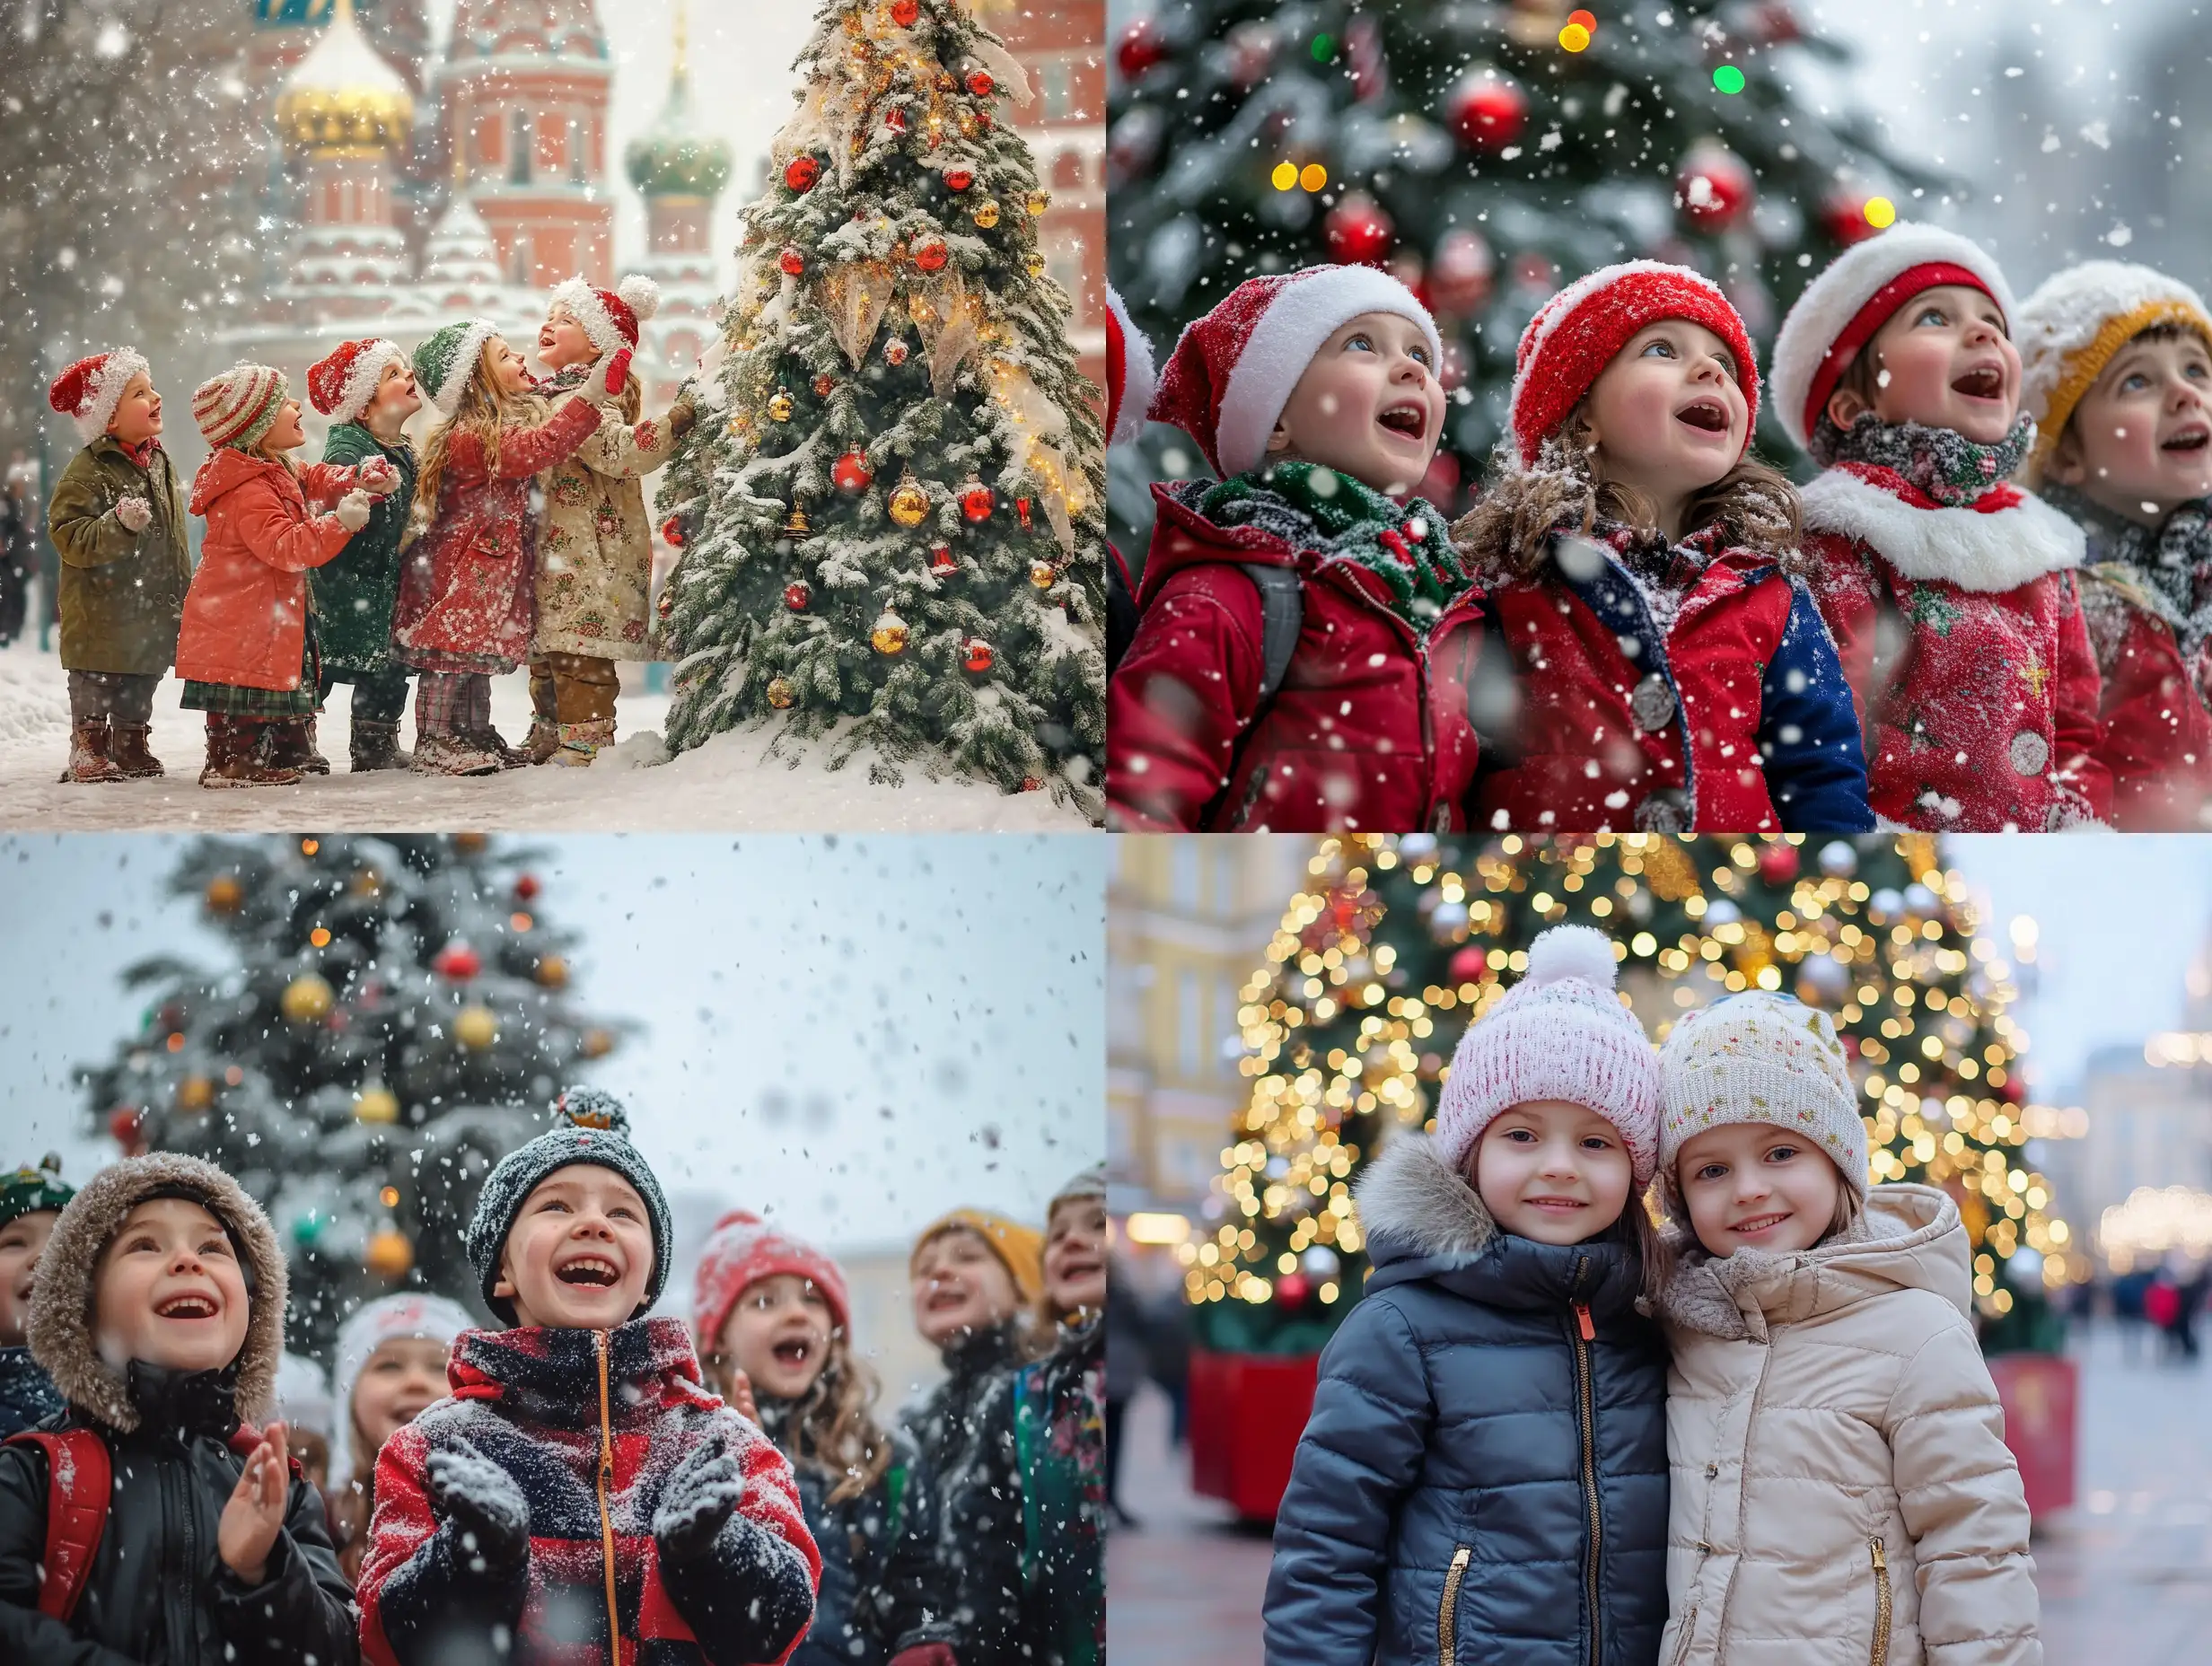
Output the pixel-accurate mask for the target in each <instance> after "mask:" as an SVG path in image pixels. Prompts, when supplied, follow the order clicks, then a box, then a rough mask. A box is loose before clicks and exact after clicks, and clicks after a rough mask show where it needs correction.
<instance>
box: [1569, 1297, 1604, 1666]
mask: <svg viewBox="0 0 2212 1666" xmlns="http://www.w3.org/2000/svg"><path fill="white" fill-rule="evenodd" d="M1589 1265H1590V1263H1589V1259H1588V1258H1586V1257H1584V1258H1580V1259H1577V1260H1576V1263H1575V1283H1574V1284H1573V1285H1571V1286H1570V1287H1569V1294H1570V1295H1571V1294H1572V1293H1573V1292H1574V1291H1576V1290H1579V1289H1580V1288H1581V1287H1582V1276H1583V1273H1584V1270H1585V1269H1587V1267H1589ZM1568 1305H1569V1306H1571V1307H1572V1308H1573V1309H1574V1311H1575V1336H1574V1338H1573V1340H1574V1344H1575V1387H1576V1394H1577V1396H1578V1398H1579V1399H1580V1401H1581V1405H1582V1491H1583V1500H1584V1503H1585V1504H1587V1505H1588V1506H1589V1510H1590V1561H1589V1565H1588V1566H1587V1567H1586V1568H1585V1569H1584V1574H1583V1586H1584V1595H1586V1596H1587V1597H1588V1599H1589V1601H1590V1666H1598V1662H1600V1661H1601V1660H1602V1658H1603V1654H1604V1635H1603V1634H1604V1627H1603V1622H1602V1619H1601V1618H1600V1617H1599V1613H1598V1560H1599V1556H1600V1554H1601V1553H1602V1551H1603V1549H1604V1548H1605V1526H1604V1523H1603V1521H1602V1520H1600V1518H1599V1515H1598V1451H1597V1394H1596V1390H1594V1388H1593V1385H1592V1383H1591V1378H1590V1345H1591V1344H1592V1343H1593V1342H1594V1341H1596V1340H1597V1334H1598V1331H1597V1326H1596V1325H1595V1324H1593V1323H1592V1321H1591V1319H1590V1304H1589V1303H1588V1302H1580V1301H1575V1302H1569V1304H1568Z"/></svg>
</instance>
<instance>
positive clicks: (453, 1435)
mask: <svg viewBox="0 0 2212 1666" xmlns="http://www.w3.org/2000/svg"><path fill="white" fill-rule="evenodd" d="M602 1338H603V1344H604V1348H605V1354H604V1355H603V1365H604V1373H605V1374H604V1376H603V1377H602V1375H601V1368H602V1355H601V1353H600V1352H599V1349H600V1346H601V1340H602ZM447 1378H448V1381H450V1382H451V1384H452V1390H453V1391H452V1395H451V1396H450V1397H448V1398H447V1399H443V1400H440V1401H438V1402H437V1403H436V1404H435V1405H434V1406H432V1407H429V1408H428V1409H426V1411H424V1412H423V1413H422V1414H421V1415H420V1416H417V1417H416V1419H415V1420H414V1422H412V1423H410V1424H408V1425H407V1426H406V1427H405V1428H403V1429H401V1430H400V1431H399V1433H398V1434H394V1435H393V1436H392V1437H391V1440H389V1441H387V1442H385V1443H384V1447H383V1450H382V1452H380V1453H379V1454H378V1457H377V1460H376V1488H375V1491H376V1514H375V1517H374V1519H373V1521H371V1522H370V1524H369V1550H368V1555H367V1556H366V1557H365V1559H364V1562H363V1564H362V1569H361V1587H360V1591H359V1599H360V1602H361V1614H362V1620H361V1637H362V1652H363V1654H364V1658H365V1659H367V1660H368V1661H370V1662H373V1663H374V1666H429V1663H430V1662H436V1661H440V1660H447V1659H459V1658H469V1659H477V1658H482V1659H485V1660H490V1659H494V1658H503V1659H505V1660H508V1661H510V1662H514V1666H557V1663H558V1662H566V1661H569V1660H571V1659H575V1658H578V1655H577V1653H576V1651H577V1650H579V1649H581V1650H582V1651H584V1653H583V1654H582V1656H581V1658H584V1659H591V1660H599V1659H602V1658H603V1650H604V1646H605V1644H606V1640H607V1635H608V1614H607V1596H606V1589H607V1567H606V1561H605V1556H604V1554H603V1552H602V1549H601V1546H602V1542H603V1536H604V1535H608V1534H611V1536H612V1542H613V1546H614V1587H615V1610H616V1612H615V1626H616V1629H617V1630H618V1631H619V1634H620V1635H621V1637H622V1639H623V1644H624V1655H623V1657H624V1659H625V1660H626V1661H627V1660H629V1659H630V1658H632V1653H631V1652H632V1651H633V1650H635V1651H637V1655H638V1658H640V1659H642V1660H645V1661H647V1662H652V1663H653V1666H687V1663H689V1666H706V1663H707V1662H713V1666H746V1663H755V1666H768V1663H776V1666H780V1662H783V1661H785V1660H786V1659H787V1658H788V1657H789V1655H790V1653H791V1652H792V1651H793V1649H794V1648H795V1647H796V1646H797V1644H798V1642H799V1639H800V1638H801V1636H802V1635H803V1634H804V1633H805V1630H806V1628H807V1626H808V1625H809V1623H810V1622H811V1621H812V1618H813V1613H814V1591H815V1587H816V1585H817V1584H818V1583H819V1582H820V1580H821V1556H820V1555H819V1554H818V1552H817V1551H816V1549H815V1546H814V1540H813V1539H812V1536H811V1535H810V1534H809V1533H808V1531H807V1529H806V1522H805V1521H804V1519H803V1516H802V1515H801V1513H800V1505H799V1495H798V1489H797V1487H796V1486H795V1485H794V1481H793V1478H792V1473H791V1465H790V1464H789V1463H788V1462H787V1461H786V1460H785V1458H784V1455H783V1454H782V1453H781V1452H779V1451H777V1450H776V1447H775V1445H774V1444H773V1442H770V1441H769V1440H768V1437H767V1436H766V1435H764V1434H761V1433H760V1431H759V1429H758V1428H757V1427H755V1426H754V1425H752V1424H751V1423H750V1422H748V1421H747V1420H746V1419H744V1418H743V1417H741V1416H739V1415H738V1414H737V1413H736V1412H734V1411H732V1410H731V1409H730V1408H729V1407H727V1406H725V1405H724V1404H723V1403H722V1401H721V1400H720V1399H717V1398H716V1397H715V1395H714V1394H712V1393H711V1392H709V1391H708V1390H706V1389H704V1388H702V1387H701V1386H700V1384H699V1370H698V1359H697V1357H696V1356H695V1355H693V1353H692V1351H691V1338H690V1333H689V1331H688V1330H686V1329H685V1328H684V1326H683V1324H682V1322H681V1321H680V1320H672V1319H639V1320H631V1321H630V1322H629V1323H628V1324H625V1325H622V1326H619V1327H618V1328H615V1329H614V1330H612V1331H591V1330H566V1329H554V1328H539V1327H531V1328H519V1329H514V1330H505V1331H489V1330H471V1331H466V1332H464V1333H462V1335H461V1337H460V1338H459V1339H458V1340H457V1341H456V1342H455V1343H454V1345H453V1355H452V1362H451V1363H450V1364H449V1365H448V1367H447ZM602 1383H603V1384H604V1388H603V1390H602ZM463 1441H465V1442H470V1443H472V1444H473V1445H474V1446H475V1448H476V1449H477V1451H479V1452H481V1453H482V1454H483V1455H484V1456H485V1457H486V1458H487V1459H488V1460H491V1461H492V1462H493V1463H495V1464H496V1465H497V1466H498V1468H499V1469H501V1470H502V1471H504V1472H505V1475H506V1476H507V1477H508V1478H509V1479H510V1480H512V1481H513V1483H514V1485H515V1486H517V1487H519V1488H520V1489H521V1491H522V1496H523V1498H524V1499H525V1500H526V1501H527V1503H528V1505H529V1511H530V1553H529V1556H528V1557H527V1559H526V1560H524V1561H523V1562H522V1564H521V1565H519V1567H518V1569H517V1571H516V1572H515V1573H514V1574H513V1575H512V1576H506V1577H503V1576H502V1575H501V1574H498V1573H496V1572H495V1571H487V1569H486V1568H485V1566H484V1565H483V1563H482V1561H481V1559H477V1560H476V1564H475V1566H474V1567H473V1568H472V1567H471V1565H470V1563H471V1556H470V1553H469V1551H468V1550H467V1549H466V1548H464V1547H463V1546H462V1545H461V1533H460V1531H459V1530H458V1529H457V1527H456V1525H455V1523H454V1522H453V1521H452V1520H451V1519H450V1518H447V1517H443V1516H442V1515H441V1514H440V1513H439V1512H438V1510H437V1508H436V1506H435V1505H434V1504H433V1502H432V1497H431V1492H430V1488H429V1485H428V1464H429V1459H430V1454H431V1453H432V1452H433V1451H439V1450H447V1449H451V1448H452V1447H453V1446H454V1444H455V1443H456V1442H463ZM709 1443H711V1444H714V1445H716V1446H718V1447H719V1448H720V1449H721V1450H722V1451H724V1453H726V1454H728V1455H729V1456H730V1457H732V1458H733V1459H734V1460H736V1462H737V1466H738V1469H739V1471H740V1474H741V1476H742V1481H743V1486H744V1493H743V1496H742V1499H741V1500H740V1501H739V1503H738V1505H737V1508H736V1510H735V1511H734V1512H733V1513H732V1515H731V1516H730V1518H729V1520H728V1521H725V1522H724V1525H723V1527H722V1530H721V1531H720V1532H719V1533H718V1534H716V1535H715V1539H714V1541H713V1543H712V1544H711V1546H710V1547H709V1548H708V1551H707V1554H706V1555H704V1556H700V1557H699V1558H698V1560H697V1561H695V1562H692V1563H681V1562H678V1561H675V1560H673V1559H671V1558H666V1557H663V1555H662V1553H661V1548H660V1544H659V1541H658V1540H657V1539H656V1538H655V1536H654V1525H653V1524H654V1516H655V1513H656V1512H658V1511H659V1509H660V1508H661V1505H662V1504H663V1497H664V1495H665V1492H666V1489H667V1486H668V1482H669V1479H670V1477H671V1474H672V1473H673V1471H674V1470H675V1469H676V1468H677V1466H678V1465H679V1464H680V1462H682V1461H683V1460H685V1459H686V1458H688V1457H689V1456H691V1455H692V1454H693V1453H694V1452H695V1451H698V1450H699V1449H700V1448H701V1447H703V1446H705V1445H707V1444H709ZM602 1451H605V1452H607V1453H608V1454H609V1455H610V1463H611V1469H610V1475H609V1477H608V1479H607V1481H606V1483H605V1485H604V1487H603V1488H602V1487H601V1482H600V1464H601V1453H602ZM500 1628H504V1629H505V1632H506V1634H507V1635H509V1636H510V1637H511V1638H512V1639H513V1650H512V1652H511V1653H505V1652H502V1651H500V1650H498V1649H497V1648H496V1646H495V1644H494V1642H493V1638H494V1637H495V1636H496V1635H497V1632H498V1630H499V1629H500ZM454 1649H459V1650H461V1653H460V1654H454V1653H449V1652H448V1651H451V1650H454Z"/></svg>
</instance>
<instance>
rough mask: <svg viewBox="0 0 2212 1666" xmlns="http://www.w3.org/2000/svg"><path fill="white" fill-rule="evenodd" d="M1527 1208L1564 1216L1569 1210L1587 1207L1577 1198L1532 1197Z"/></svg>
mask: <svg viewBox="0 0 2212 1666" xmlns="http://www.w3.org/2000/svg"><path fill="white" fill-rule="evenodd" d="M1529 1206H1530V1207H1531V1208H1532V1209H1549V1210H1550V1211H1551V1212H1552V1213H1553V1214H1567V1213H1568V1212H1569V1211H1571V1210H1575V1209H1585V1208H1588V1207H1589V1206H1588V1205H1587V1204H1585V1203H1584V1202H1583V1201H1582V1200H1581V1199H1580V1198H1578V1197H1532V1198H1530V1199H1529Z"/></svg>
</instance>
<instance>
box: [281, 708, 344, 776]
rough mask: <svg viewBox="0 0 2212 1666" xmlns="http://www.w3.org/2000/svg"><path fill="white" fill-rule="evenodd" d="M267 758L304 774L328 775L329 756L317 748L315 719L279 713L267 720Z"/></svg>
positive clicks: (282, 767) (285, 767)
mask: <svg viewBox="0 0 2212 1666" xmlns="http://www.w3.org/2000/svg"><path fill="white" fill-rule="evenodd" d="M268 762H269V765H270V767H273V768H276V769H291V770H296V771H297V772H298V773H299V774H301V775H303V776H327V775H329V773H330V760H329V758H325V757H324V756H323V755H322V754H321V753H320V752H319V751H317V750H315V720H314V719H313V718H312V717H280V718H277V719H276V720H274V721H273V722H271V723H269V724H268Z"/></svg>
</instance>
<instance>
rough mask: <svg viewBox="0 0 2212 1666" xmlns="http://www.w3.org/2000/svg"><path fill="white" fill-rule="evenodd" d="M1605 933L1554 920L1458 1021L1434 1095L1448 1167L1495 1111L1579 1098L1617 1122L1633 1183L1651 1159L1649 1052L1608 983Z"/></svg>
mask: <svg viewBox="0 0 2212 1666" xmlns="http://www.w3.org/2000/svg"><path fill="white" fill-rule="evenodd" d="M1613 978H1614V960H1613V944H1612V940H1611V938H1609V937H1607V936H1606V935H1605V934H1604V933H1602V932H1601V931H1597V930H1594V929H1593V928H1592V927H1590V926H1587V925H1555V926H1553V927H1552V928H1551V929H1550V930H1549V931H1548V932H1545V933H1543V934H1541V935H1540V936H1539V937H1538V938H1537V939H1536V941H1535V942H1534V943H1531V944H1530V945H1529V969H1528V971H1527V973H1526V974H1525V975H1524V976H1523V978H1522V979H1521V981H1520V982H1519V983H1517V984H1515V985H1514V986H1513V988H1511V989H1510V990H1508V991H1507V992H1506V993H1505V996H1504V998H1503V999H1501V1000H1500V1001H1499V1002H1498V1003H1497V1005H1495V1006H1493V1007H1492V1008H1491V1009H1490V1010H1489V1012H1488V1013H1485V1014H1484V1015H1483V1016H1482V1017H1481V1018H1480V1019H1478V1020H1477V1021H1476V1022H1474V1023H1472V1024H1470V1025H1469V1026H1468V1027H1467V1033H1466V1034H1465V1035H1463V1036H1461V1038H1460V1045H1459V1049H1458V1050H1457V1051H1456V1052H1454V1053H1453V1055H1452V1074H1450V1075H1448V1076H1446V1077H1445V1078H1444V1092H1442V1093H1441V1094H1440V1095H1439V1096H1438V1099H1437V1104H1436V1144H1437V1148H1438V1151H1439V1153H1440V1154H1441V1155H1442V1156H1443V1158H1444V1161H1445V1162H1447V1163H1449V1164H1450V1165H1451V1166H1452V1167H1453V1168H1454V1169H1458V1168H1461V1167H1464V1166H1465V1164H1466V1162H1467V1153H1469V1152H1470V1151H1471V1150H1473V1149H1474V1144H1475V1142H1476V1141H1477V1140H1478V1139H1480V1138H1481V1137H1482V1131H1483V1129H1485V1128H1487V1127H1489V1126H1490V1123H1491V1122H1492V1121H1493V1120H1494V1119H1495V1118H1497V1115H1498V1113H1499V1112H1501V1111H1504V1110H1508V1109H1512V1108H1513V1107H1514V1106H1515V1105H1525V1104H1528V1103H1530V1102H1532V1100H1545V1099H1556V1100H1566V1101H1567V1102H1568V1103H1569V1104H1575V1105H1586V1106H1588V1107H1589V1108H1590V1109H1592V1110H1594V1111H1596V1112H1597V1113H1598V1115H1599V1116H1601V1117H1603V1118H1605V1119H1606V1120H1607V1121H1608V1122H1610V1123H1611V1124H1612V1125H1613V1127H1615V1128H1617V1129H1619V1132H1620V1138H1621V1143H1622V1144H1625V1145H1627V1146H1628V1160H1629V1162H1630V1163H1631V1164H1632V1165H1633V1166H1634V1168H1635V1171H1636V1187H1637V1190H1638V1191H1641V1190H1643V1189H1644V1188H1645V1187H1646V1186H1648V1185H1649V1184H1650V1183H1651V1177H1652V1171H1653V1169H1654V1168H1655V1166H1656V1164H1657V1162H1658V1160H1659V1056H1658V1055H1657V1053H1655V1051H1654V1050H1653V1048H1652V1045H1651V1042H1650V1040H1649V1039H1646V1036H1645V1034H1644V1027H1643V1025H1641V1024H1640V1023H1638V1022H1637V1019H1636V1014H1635V1013H1631V1012H1629V1011H1628V1008H1627V1007H1625V1006H1623V1005H1621V1004H1620V997H1619V995H1616V994H1615V993H1614V992H1613Z"/></svg>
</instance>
